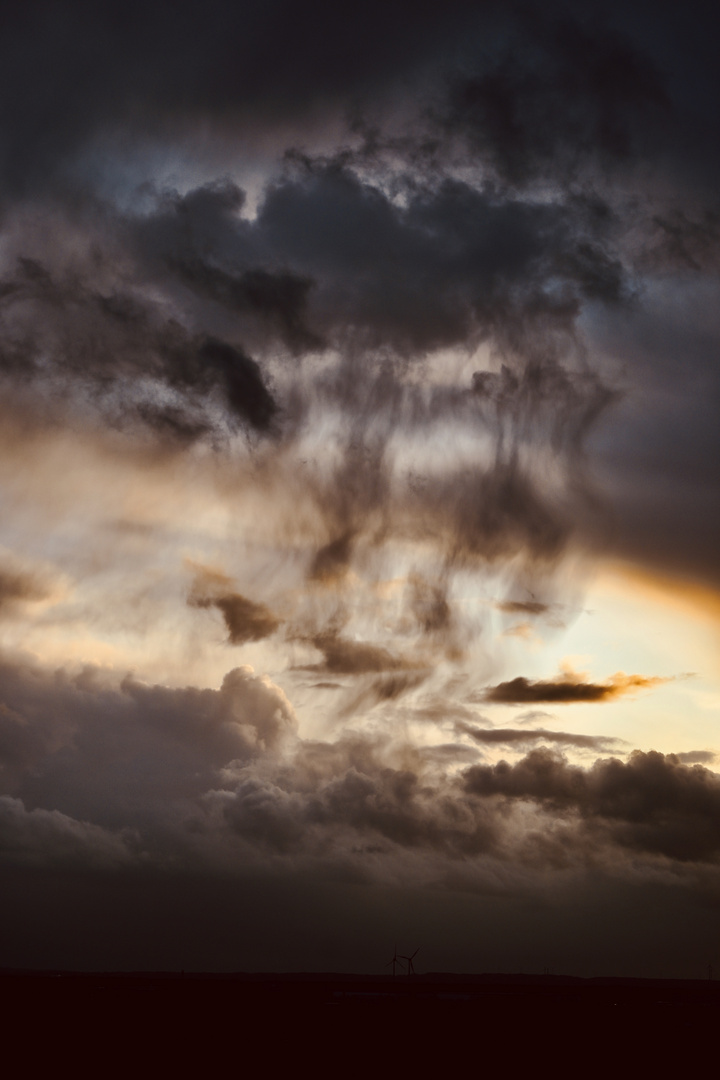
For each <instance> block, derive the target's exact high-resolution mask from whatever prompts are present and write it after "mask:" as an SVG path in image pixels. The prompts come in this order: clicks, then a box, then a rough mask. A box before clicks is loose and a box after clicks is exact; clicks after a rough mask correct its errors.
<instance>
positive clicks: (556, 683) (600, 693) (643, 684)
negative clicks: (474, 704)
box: [481, 671, 668, 705]
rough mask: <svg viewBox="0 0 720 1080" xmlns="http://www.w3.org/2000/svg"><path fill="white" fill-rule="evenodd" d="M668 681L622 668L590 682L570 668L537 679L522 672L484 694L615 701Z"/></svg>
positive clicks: (510, 700) (504, 699) (506, 699)
mask: <svg viewBox="0 0 720 1080" xmlns="http://www.w3.org/2000/svg"><path fill="white" fill-rule="evenodd" d="M664 682H668V679H666V678H659V677H656V676H651V677H649V678H648V677H646V676H643V675H625V674H624V673H623V672H622V671H619V672H618V673H617V674H616V675H612V676H611V677H610V678H609V679H606V681H605V682H602V683H593V682H588V681H587V680H585V679H584V678H583V676H580V675H575V674H573V673H572V672H566V673H564V674H563V675H560V676H557V677H556V678H555V679H550V680H548V681H542V680H537V681H535V682H533V681H532V680H531V679H526V678H525V677H524V676H522V675H519V676H518V677H517V678H515V679H511V680H510V681H509V682H502V683H498V684H497V686H489V687H487V689H486V690H485V691H484V692H483V694H482V698H481V700H482V701H487V702H492V703H493V704H497V705H530V704H535V703H537V704H541V703H547V704H557V705H561V704H569V703H571V702H581V701H585V702H601V701H612V700H614V699H615V698H617V697H621V696H623V695H625V694H634V693H637V692H638V691H639V690H646V689H650V688H651V687H653V686H658V685H660V684H661V683H664Z"/></svg>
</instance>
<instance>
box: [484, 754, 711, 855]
mask: <svg viewBox="0 0 720 1080" xmlns="http://www.w3.org/2000/svg"><path fill="white" fill-rule="evenodd" d="M465 782H466V786H467V790H468V791H470V792H472V793H474V794H476V795H480V796H484V797H485V796H491V795H499V796H503V797H505V798H508V799H511V800H516V799H517V800H522V799H529V800H531V801H535V802H538V803H540V804H541V805H547V806H549V807H552V808H553V810H554V811H555V812H557V813H560V814H563V813H567V812H570V811H574V812H577V813H578V814H579V815H580V817H581V819H582V820H583V821H584V822H585V823H586V824H593V823H600V822H602V823H603V825H604V826H605V827H606V828H607V829H608V832H609V834H610V836H611V837H612V840H613V842H615V843H617V844H619V845H620V846H622V847H628V848H633V849H636V850H639V851H645V852H656V853H658V854H661V855H664V856H666V857H667V858H670V859H677V860H679V861H681V862H682V861H691V860H706V859H711V860H712V859H717V857H718V855H719V854H720V824H719V823H720V777H718V775H717V773H714V772H710V771H709V770H708V769H705V768H703V767H702V766H700V765H692V766H689V765H684V764H682V763H681V762H680V760H679V758H678V757H676V756H675V755H674V754H659V753H657V752H656V751H650V752H649V753H643V752H642V751H639V750H636V751H634V752H633V754H632V755H631V757H630V760H629V761H628V762H627V763H623V762H621V761H618V760H616V759H613V758H610V759H607V760H601V761H596V762H595V764H594V765H593V766H592V768H591V769H587V770H583V769H579V768H577V767H575V766H571V765H568V763H567V761H566V760H565V758H564V757H563V756H562V755H560V754H558V753H557V752H553V751H550V750H547V749H538V750H533V751H531V752H530V753H529V754H528V755H527V757H525V758H523V759H522V760H521V761H519V762H518V763H517V764H516V765H508V763H507V762H504V761H503V762H500V763H499V764H498V765H494V766H489V765H488V766H486V765H474V766H471V768H470V769H468V770H467V772H466V773H465Z"/></svg>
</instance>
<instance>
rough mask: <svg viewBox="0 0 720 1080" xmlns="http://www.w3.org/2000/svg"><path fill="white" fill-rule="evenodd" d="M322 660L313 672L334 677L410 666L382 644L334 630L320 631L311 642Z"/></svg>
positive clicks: (398, 669) (401, 668)
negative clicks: (344, 636) (321, 654)
mask: <svg viewBox="0 0 720 1080" xmlns="http://www.w3.org/2000/svg"><path fill="white" fill-rule="evenodd" d="M311 642H312V644H313V645H314V647H315V648H316V649H318V650H319V651H320V652H321V653H323V655H324V657H325V659H324V662H323V663H322V664H320V665H313V667H312V670H317V671H327V672H329V673H333V674H335V675H367V674H368V673H371V672H378V671H402V670H403V669H406V668H408V667H412V664H410V663H409V662H408V661H407V660H405V659H403V658H402V657H400V656H395V655H394V654H393V653H391V652H390V650H389V649H386V648H384V647H383V646H381V645H373V644H371V643H370V642H367V641H352V640H351V639H349V638H343V637H342V636H341V634H340V633H339V632H338V631H336V630H332V629H330V630H323V631H321V632H320V633H319V634H316V635H315V636H314V637H313V638H312V639H311Z"/></svg>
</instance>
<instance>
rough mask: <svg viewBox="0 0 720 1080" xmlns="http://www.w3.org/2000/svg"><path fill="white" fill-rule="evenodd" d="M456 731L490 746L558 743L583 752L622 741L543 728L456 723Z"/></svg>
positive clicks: (607, 747) (604, 736)
mask: <svg viewBox="0 0 720 1080" xmlns="http://www.w3.org/2000/svg"><path fill="white" fill-rule="evenodd" d="M455 730H456V731H457V732H458V733H459V732H462V733H463V734H464V735H469V736H470V738H471V739H473V740H474V741H475V742H476V743H480V744H486V745H488V746H494V745H501V746H503V745H504V746H513V745H518V746H523V747H527V746H528V745H530V744H531V743H537V742H545V743H558V744H559V745H561V746H574V747H576V748H577V749H581V750H586V749H587V750H600V751H603V750H608V749H609V748H610V747H611V746H612V745H613V743H618V742H622V739H615V738H611V737H609V736H607V735H578V734H570V733H569V732H567V731H545V730H543V729H542V728H535V729H529V728H476V727H474V726H473V725H472V724H465V723H461V722H456V723H455Z"/></svg>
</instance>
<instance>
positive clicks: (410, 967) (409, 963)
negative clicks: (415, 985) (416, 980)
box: [400, 945, 420, 975]
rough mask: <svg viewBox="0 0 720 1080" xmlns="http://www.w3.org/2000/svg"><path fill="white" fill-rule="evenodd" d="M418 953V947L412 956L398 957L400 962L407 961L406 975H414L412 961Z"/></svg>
mask: <svg viewBox="0 0 720 1080" xmlns="http://www.w3.org/2000/svg"><path fill="white" fill-rule="evenodd" d="M419 952H420V946H419V945H418V947H417V949H416V950H415V952H414V953H413V954H412V956H401V957H400V959H401V960H406V961H407V973H408V975H415V974H416V972H415V968H414V967H413V959H414V957H416V956H417V954H418V953H419Z"/></svg>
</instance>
